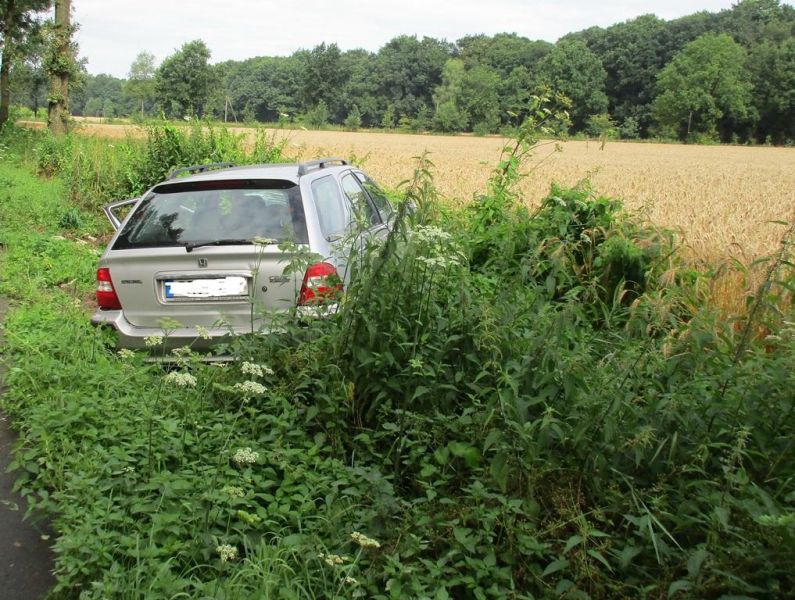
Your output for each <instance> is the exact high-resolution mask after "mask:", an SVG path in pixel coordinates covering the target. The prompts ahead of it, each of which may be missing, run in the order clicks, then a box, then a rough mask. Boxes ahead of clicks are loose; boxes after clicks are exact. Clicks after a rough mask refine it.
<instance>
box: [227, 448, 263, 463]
mask: <svg viewBox="0 0 795 600" xmlns="http://www.w3.org/2000/svg"><path fill="white" fill-rule="evenodd" d="M258 460H259V452H254V451H253V450H252V449H251V448H238V449H237V450H236V451H235V453H234V454H233V455H232V462H233V463H235V464H236V465H237V466H238V467H242V466H245V465H253V464H254V463H256V462H257V461H258Z"/></svg>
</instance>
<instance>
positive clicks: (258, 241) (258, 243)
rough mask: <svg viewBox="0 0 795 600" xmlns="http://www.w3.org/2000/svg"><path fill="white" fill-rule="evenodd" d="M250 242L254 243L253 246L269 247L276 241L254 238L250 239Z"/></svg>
mask: <svg viewBox="0 0 795 600" xmlns="http://www.w3.org/2000/svg"><path fill="white" fill-rule="evenodd" d="M251 241H252V242H254V245H255V246H270V245H272V244H275V243H276V242H277V241H278V240H275V239H273V238H266V237H260V236H255V237H254V239H252V240H251Z"/></svg>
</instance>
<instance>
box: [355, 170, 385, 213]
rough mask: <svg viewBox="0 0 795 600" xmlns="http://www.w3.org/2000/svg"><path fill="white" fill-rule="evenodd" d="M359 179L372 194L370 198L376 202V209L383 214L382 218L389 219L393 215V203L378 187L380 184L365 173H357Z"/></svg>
mask: <svg viewBox="0 0 795 600" xmlns="http://www.w3.org/2000/svg"><path fill="white" fill-rule="evenodd" d="M356 177H357V179H358V180H359V181H360V182H361V183H362V186H363V187H364V189H365V190H367V193H368V194H369V196H370V200H372V201H373V204H375V207H376V209H378V212H379V213H380V214H381V219H382V220H383V221H387V220H388V219H389V217H390V216H392V205H391V204H390V203H389V199H388V198H387V197H386V194H385V193H384V191H383V190H382V189H381V188H380V187H378V184H377V183H376V182H375V181H373V180H372V179H370V178H369V177H368V176H367V175H365V174H364V173H356Z"/></svg>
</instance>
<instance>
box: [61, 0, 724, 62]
mask: <svg viewBox="0 0 795 600" xmlns="http://www.w3.org/2000/svg"><path fill="white" fill-rule="evenodd" d="M732 4H733V2H732V0H700V2H699V3H698V5H694V4H693V2H692V1H689V0H651V1H643V0H602V1H600V2H592V1H588V0H558V1H552V0H530V1H522V0H491V1H490V2H484V1H482V0H480V1H478V0H456V1H450V0H444V1H442V2H429V1H427V0H425V1H423V0H402V1H395V0H386V1H379V2H364V1H361V0H337V1H335V2H328V1H322V0H304V1H302V2H296V3H289V2H284V0H281V1H280V2H275V1H272V0H266V1H256V0H226V1H224V2H218V1H217V0H193V1H190V2H174V1H171V2H169V1H167V0H161V1H159V2H158V1H154V0H136V1H135V2H132V1H130V0H114V1H113V2H108V1H107V0H75V2H74V7H75V15H74V19H75V21H76V22H77V23H79V25H80V29H79V31H78V33H77V41H78V43H79V45H80V56H81V57H85V58H87V59H88V70H89V72H90V73H110V74H112V75H116V76H118V77H124V76H126V74H127V71H128V70H129V67H130V64H131V63H132V61H133V59H134V58H135V56H136V55H137V54H138V53H139V52H141V51H142V50H147V51H149V52H152V53H153V54H154V55H155V56H156V57H157V59H158V61H160V60H162V59H163V58H165V57H166V56H168V55H170V54H172V53H173V52H174V51H175V50H176V49H178V48H179V47H180V46H181V45H182V44H184V43H185V42H188V41H191V40H194V39H202V40H204V41H205V42H206V43H207V45H208V46H209V48H210V50H211V51H212V60H213V62H219V61H223V60H228V59H237V60H239V59H244V58H250V57H253V56H263V55H271V56H272V55H282V56H283V55H288V54H291V53H292V52H293V51H295V50H297V49H298V48H312V47H314V46H315V45H317V44H319V43H320V42H327V43H332V42H335V43H337V44H338V45H339V46H340V48H342V49H343V50H348V49H352V48H360V47H361V48H366V49H368V50H372V51H375V50H378V48H380V47H381V46H383V45H384V44H385V43H386V42H388V41H389V40H390V39H391V38H393V37H395V36H397V35H400V34H409V35H418V36H424V35H427V36H432V37H436V38H445V39H447V40H448V41H451V42H452V41H455V40H456V39H458V38H460V37H462V36H464V35H467V34H476V33H486V34H494V33H499V32H502V31H508V32H516V33H518V34H519V35H523V36H526V37H528V38H531V39H544V40H548V41H555V40H556V39H558V38H559V37H561V36H562V35H565V34H566V33H569V32H571V31H578V30H580V29H584V28H586V27H590V26H592V25H600V26H607V25H611V24H613V23H616V22H620V21H625V20H627V19H631V18H634V17H636V16H639V15H642V14H646V13H655V14H657V15H658V16H660V17H662V18H668V19H670V18H675V17H677V16H681V15H685V14H690V13H693V12H696V11H698V10H710V11H717V10H721V9H725V8H730V7H731V5H732Z"/></svg>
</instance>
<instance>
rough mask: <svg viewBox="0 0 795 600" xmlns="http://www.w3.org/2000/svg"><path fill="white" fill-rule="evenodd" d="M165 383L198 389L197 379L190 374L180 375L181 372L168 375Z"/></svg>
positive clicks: (172, 372)
mask: <svg viewBox="0 0 795 600" xmlns="http://www.w3.org/2000/svg"><path fill="white" fill-rule="evenodd" d="M164 380H165V382H166V383H168V384H171V385H175V386H177V387H183V388H184V387H196V378H195V377H194V376H193V375H191V374H190V373H180V372H179V371H171V373H168V374H166V376H165V378H164Z"/></svg>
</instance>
